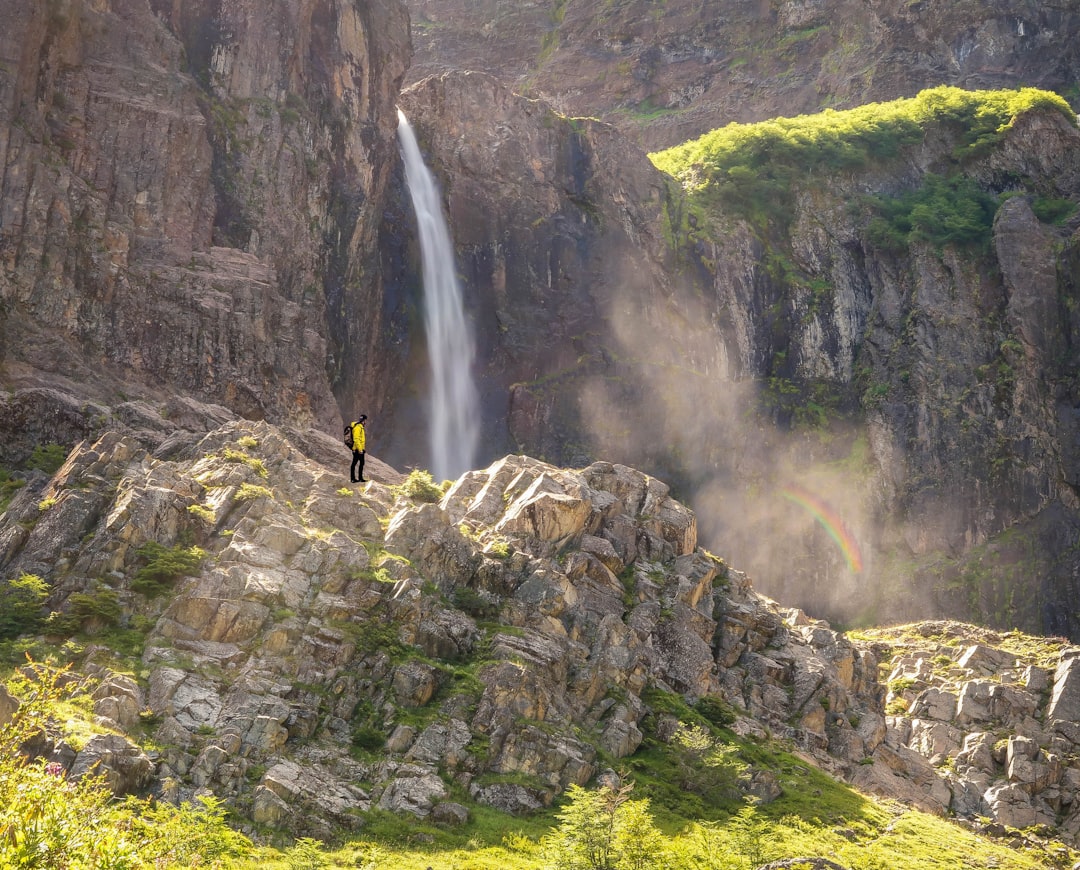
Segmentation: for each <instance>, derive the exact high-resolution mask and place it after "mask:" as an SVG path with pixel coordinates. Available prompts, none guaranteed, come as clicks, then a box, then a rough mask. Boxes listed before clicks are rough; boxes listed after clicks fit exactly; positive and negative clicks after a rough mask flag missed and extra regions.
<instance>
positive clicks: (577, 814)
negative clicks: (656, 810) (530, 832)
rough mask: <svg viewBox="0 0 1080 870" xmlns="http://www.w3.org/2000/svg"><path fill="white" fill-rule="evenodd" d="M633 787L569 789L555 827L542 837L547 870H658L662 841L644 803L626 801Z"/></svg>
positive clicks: (642, 801) (647, 805)
mask: <svg viewBox="0 0 1080 870" xmlns="http://www.w3.org/2000/svg"><path fill="white" fill-rule="evenodd" d="M632 789H633V786H632V785H625V786H623V787H621V788H619V789H614V788H611V787H610V786H601V787H600V788H599V789H597V790H595V791H588V790H586V789H584V788H582V787H581V786H579V785H571V786H570V788H569V789H568V790H567V792H566V794H567V797H568V798H569V801H568V803H567V804H566V805H565V806H564V807H563V808H562V809H561V810H559V812H558V813H557V815H558V817H559V821H560V824H559V827H558V829H556V830H555V831H554V832H553V833H551V834H549V835H548V836H547V837H545V838H544V840H543V843H542V847H543V855H544V860H545V864H544V866H545V867H550V868H552V870H648V868H652V867H656V866H661V856H662V854H663V852H664V838H663V835H662V834H661V833H660V831H659V829H657V827H656V826H655V825H654V824H653V820H652V816H651V815H650V814H649V802H648V800H631V799H630V792H631V791H632Z"/></svg>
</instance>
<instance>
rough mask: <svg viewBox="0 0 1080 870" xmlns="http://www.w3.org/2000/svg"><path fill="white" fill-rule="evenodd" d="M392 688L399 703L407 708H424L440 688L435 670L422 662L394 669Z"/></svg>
mask: <svg viewBox="0 0 1080 870" xmlns="http://www.w3.org/2000/svg"><path fill="white" fill-rule="evenodd" d="M391 687H392V688H393V690H394V694H395V695H396V696H397V699H398V702H399V703H400V704H403V705H404V706H406V707H422V706H424V704H426V703H427V702H428V701H430V700H431V698H432V696H433V695H434V694H435V689H436V688H437V687H438V680H437V679H436V671H435V668H434V667H432V666H431V665H426V664H423V663H422V662H405V663H404V664H400V665H398V666H397V667H396V668H394V674H393V677H392V679H391Z"/></svg>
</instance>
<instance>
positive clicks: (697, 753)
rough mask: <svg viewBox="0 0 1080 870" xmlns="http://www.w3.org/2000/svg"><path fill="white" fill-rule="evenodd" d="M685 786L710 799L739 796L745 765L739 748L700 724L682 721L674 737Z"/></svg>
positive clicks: (679, 768) (674, 745) (677, 762)
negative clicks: (730, 744) (740, 757)
mask: <svg viewBox="0 0 1080 870" xmlns="http://www.w3.org/2000/svg"><path fill="white" fill-rule="evenodd" d="M671 745H672V748H673V749H674V750H675V752H676V764H677V766H678V770H679V775H680V778H681V780H682V782H681V785H682V787H683V788H684V789H685V790H686V791H689V792H692V793H694V794H696V795H700V796H701V797H703V798H706V799H707V800H712V801H723V800H728V799H731V798H736V797H738V796H739V794H740V791H739V782H740V780H741V779H742V777H743V774H744V772H745V770H746V765H745V764H744V763H743V762H741V761H739V760H738V749H737V748H736V747H734V746H728V745H726V744H724V743H722V742H720V741H719V740H717V739H716V738H715V737H713V736H712V735H711V734H710V733H709V731H708V729H706V728H703V727H701V726H700V725H683V724H680V725H679V728H678V729H677V730H676V732H675V734H674V736H673V737H672V738H671Z"/></svg>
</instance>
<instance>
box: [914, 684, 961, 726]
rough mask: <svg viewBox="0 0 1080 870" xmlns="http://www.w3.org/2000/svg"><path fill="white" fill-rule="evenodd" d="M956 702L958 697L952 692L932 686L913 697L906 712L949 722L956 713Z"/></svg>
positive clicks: (915, 715)
mask: <svg viewBox="0 0 1080 870" xmlns="http://www.w3.org/2000/svg"><path fill="white" fill-rule="evenodd" d="M957 704H958V699H957V697H956V695H955V694H954V693H952V692H946V691H943V690H942V689H939V688H937V687H936V686H932V687H930V688H928V689H925V690H924V691H922V692H920V693H919V694H918V695H917V696H916V697H915V700H914V701H913V702H912V704H911V707H910V708H909V709H908V713H910V715H911V716H914V717H921V718H924V719H939V720H941V721H942V722H950V721H952V719H953V717H954V716H956V715H957Z"/></svg>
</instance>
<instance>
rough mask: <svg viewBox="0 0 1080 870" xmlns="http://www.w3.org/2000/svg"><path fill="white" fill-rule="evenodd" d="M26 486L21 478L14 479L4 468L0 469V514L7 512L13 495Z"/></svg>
mask: <svg viewBox="0 0 1080 870" xmlns="http://www.w3.org/2000/svg"><path fill="white" fill-rule="evenodd" d="M24 486H26V481H25V480H24V479H23V478H21V477H14V476H13V475H12V474H11V472H10V471H8V470H7V469H6V468H0V513H2V512H3V511H6V510H7V506H8V505H9V504H10V503H11V499H12V498H14V496H15V493H16V492H18V490H19V489H21V488H22V487H24Z"/></svg>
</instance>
